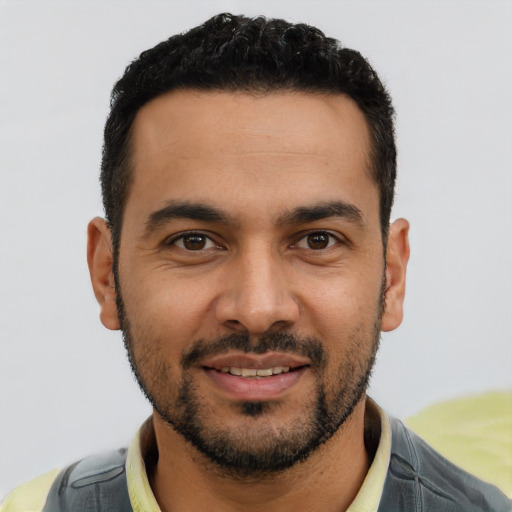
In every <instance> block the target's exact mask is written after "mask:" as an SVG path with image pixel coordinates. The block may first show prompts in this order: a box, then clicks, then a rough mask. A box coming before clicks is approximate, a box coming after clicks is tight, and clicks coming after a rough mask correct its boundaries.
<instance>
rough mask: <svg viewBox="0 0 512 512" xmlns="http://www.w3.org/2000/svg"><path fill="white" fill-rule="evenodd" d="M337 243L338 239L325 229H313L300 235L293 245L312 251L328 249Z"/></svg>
mask: <svg viewBox="0 0 512 512" xmlns="http://www.w3.org/2000/svg"><path fill="white" fill-rule="evenodd" d="M337 243H339V240H338V239H337V238H336V237H335V236H334V235H331V234H330V233H328V232H326V231H313V232H312V233H308V234H307V235H306V236H304V237H302V238H301V239H300V240H299V241H298V242H297V243H296V244H295V247H298V248H299V249H312V250H314V251H321V250H323V249H328V248H329V247H332V246H333V245H336V244H337Z"/></svg>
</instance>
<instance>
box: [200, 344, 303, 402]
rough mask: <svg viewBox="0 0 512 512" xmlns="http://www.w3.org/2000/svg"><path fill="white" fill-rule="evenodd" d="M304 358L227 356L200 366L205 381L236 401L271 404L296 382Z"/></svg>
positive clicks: (280, 354) (301, 369) (234, 354)
mask: <svg viewBox="0 0 512 512" xmlns="http://www.w3.org/2000/svg"><path fill="white" fill-rule="evenodd" d="M309 365H310V361H309V360H308V359H307V358H304V357H299V356H295V355H292V354H285V353H272V352H271V353H266V354H262V355H255V354H247V353H231V354H227V355H220V356H217V357H214V358H209V359H208V360H207V361H204V362H203V364H202V365H201V368H202V370H203V371H204V372H205V374H206V376H207V377H208V378H209V380H210V381H211V382H212V383H213V384H214V385H215V386H216V387H217V388H218V389H219V390H221V391H223V392H224V393H226V394H228V395H229V396H230V397H231V398H234V399H237V400H245V401H247V400H249V401H250V400H258V401H263V400H271V399H276V398H278V397H280V396H281V395H282V394H283V393H285V392H286V391H288V390H289V389H290V388H292V387H293V386H294V385H295V384H297V383H298V382H299V380H300V379H301V378H302V376H303V375H304V374H305V373H306V372H307V370H308V368H309Z"/></svg>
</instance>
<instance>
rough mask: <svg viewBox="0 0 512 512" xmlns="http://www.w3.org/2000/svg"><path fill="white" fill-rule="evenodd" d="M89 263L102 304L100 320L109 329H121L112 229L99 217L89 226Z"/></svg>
mask: <svg viewBox="0 0 512 512" xmlns="http://www.w3.org/2000/svg"><path fill="white" fill-rule="evenodd" d="M87 263H88V265H89V273H90V275H91V283H92V287H93V290H94V295H95V296H96V300H97V301H98V304H99V305H100V320H101V322H102V324H103V325H104V326H105V327H106V328H107V329H112V330H116V329H119V328H120V323H119V317H118V315H117V306H116V289H115V283H114V274H113V270H112V265H113V256H112V241H111V236H110V229H109V227H108V226H107V224H106V222H105V220H104V219H101V218H99V217H96V218H94V219H93V220H91V222H89V226H88V228H87Z"/></svg>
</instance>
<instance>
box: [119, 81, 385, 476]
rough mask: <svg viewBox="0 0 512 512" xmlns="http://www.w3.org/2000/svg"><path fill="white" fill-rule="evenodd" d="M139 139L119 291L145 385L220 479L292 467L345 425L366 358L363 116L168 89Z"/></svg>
mask: <svg viewBox="0 0 512 512" xmlns="http://www.w3.org/2000/svg"><path fill="white" fill-rule="evenodd" d="M133 128H134V129H133V138H132V143H133V146H132V149H133V152H132V164H133V169H134V180H133V184H132V185H131V189H130V194H129V196H128V200H127V203H126V208H125V212H124V224H123V229H122V234H121V245H120V251H119V261H118V283H117V284H118V306H119V307H120V308H121V309H122V311H121V317H122V318H121V322H122V327H123V330H124V334H125V340H126V344H127V347H128V350H129V353H130V358H131V362H132V365H133V367H134V370H135V372H136V375H137V377H138V379H139V382H140V384H141V386H142V388H143V389H144V391H145V393H146V394H147V395H148V397H149V398H150V400H151V402H152V404H153V406H154V408H155V410H156V411H157V413H158V414H159V415H160V417H161V418H163V419H164V420H165V421H167V422H168V423H170V424H171V425H172V426H173V427H174V428H175V430H177V431H178V432H179V433H180V434H182V435H183V436H184V437H185V438H186V439H187V440H188V441H191V442H192V443H193V444H194V445H195V446H196V447H197V448H198V449H200V450H201V451H202V452H203V453H204V454H206V455H207V456H208V457H209V458H211V459H212V460H214V461H215V462H217V463H218V464H220V465H221V466H224V467H226V468H231V469H236V470H238V471H242V469H243V470H245V472H246V473H247V474H250V473H253V474H254V473H257V472H264V471H271V470H278V469H283V468H285V467H288V466H290V465H292V464H293V463H295V462H296V461H297V460H301V459H303V458H305V457H307V456H308V455H309V454H310V453H311V452H312V451H313V450H314V448H316V447H317V446H318V445H320V444H321V443H322V442H324V441H325V440H326V439H328V438H329V437H330V436H332V435H333V434H334V433H335V432H336V431H337V429H338V428H339V427H340V424H342V423H343V422H344V420H345V419H346V418H347V417H348V416H349V415H350V413H351V412H352V411H353V409H354V407H355V406H356V404H357V403H358V402H359V401H360V399H361V398H362V396H364V391H365V388H366V384H367V380H368V377H369V373H370V370H371V366H372V364H373V359H374V355H375V352H376V350H377V345H378V337H379V332H380V322H381V312H382V306H383V304H382V293H383V282H384V263H383V244H382V239H381V230H380V223H379V197H378V190H377V187H376V185H375V184H374V182H373V181H372V180H371V178H370V174H369V160H370V159H369V149H370V142H369V140H370V139H369V131H368V128H367V125H366V122H365V119H364V116H363V114H362V113H361V111H360V110H359V109H358V108H357V106H356V105H355V103H354V102H353V101H351V100H350V99H348V98H347V97H345V96H342V95H336V96H320V95H313V94H305V93H302V94H297V93H295V94H294V93H290V92H280V93H273V94H269V95H266V96H257V95H249V94H244V93H228V92H195V91H179V92H173V93H170V94H167V95H165V96H162V97H160V98H157V99H156V100H153V101H151V102H150V103H149V104H147V105H145V106H144V107H143V108H142V109H141V111H140V112H139V113H138V115H137V118H136V120H135V123H134V127H133ZM240 374H241V375H240ZM255 374H256V375H255Z"/></svg>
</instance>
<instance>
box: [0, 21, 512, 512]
mask: <svg viewBox="0 0 512 512" xmlns="http://www.w3.org/2000/svg"><path fill="white" fill-rule="evenodd" d="M395 160H396V151H395V143H394V134H393V108H392V106H391V102H390V99H389V96H388V94H387V92H386V90H385V89H384V87H383V86H382V84H381V82H380V81H379V79H378V77H377V76H376V74H375V72H374V71H373V70H372V68H371V67H370V65H369V64H368V63H367V62H366V61H365V60H364V58H363V57H361V55H360V54H358V53H357V52H355V51H353V50H349V49H344V48H341V47H340V46H339V44H338V43H337V41H335V40H333V39H329V38H326V37H325V36H324V35H323V34H322V33H321V32H320V31H319V30H317V29H315V28H312V27H308V26H305V25H291V24H289V23H287V22H285V21H282V20H266V19H264V18H258V19H248V18H244V17H241V16H240V17H235V16H231V15H227V14H224V15H219V16H216V17H214V18H212V19H211V20H209V21H207V22H206V23H205V24H204V25H202V26H200V27H197V28H195V29H192V30H191V31H189V32H187V33H186V34H182V35H178V36H174V37H172V38H171V39H169V40H168V41H166V42H163V43H161V44H160V45H158V46H156V47H155V48H153V49H151V50H148V51H147V52H144V53H143V54H142V55H141V56H140V58H139V59H138V60H137V61H135V62H134V63H132V64H131V65H130V66H129V67H128V68H127V70H126V72H125V75H124V76H123V78H121V80H120V81H119V82H118V83H117V84H116V86H115V88H114V92H113V102H112V110H111V113H110V116H109V118H108V120H107V125H106V128H105V146H104V154H103V165H102V175H101V181H102V192H103V200H104V206H105V212H106V220H104V219H99V218H97V219H94V220H92V221H91V223H90V225H89V232H88V234H89V248H88V262H89V268H90V272H91V279H92V284H93V288H94V292H95V295H96V298H97V300H98V302H99V304H100V307H101V314H100V316H101V321H102V322H103V324H104V325H105V326H106V327H107V328H109V329H121V330H122V332H123V336H124V341H125V345H126V348H127V351H128V356H129V359H130V362H131V365H132V368H133V371H134V373H135V375H136V377H137V379H138V382H139V384H140V386H141V388H142V390H143V391H144V393H145V394H146V396H147V398H148V399H149V401H150V402H151V404H152V406H153V409H154V413H153V415H152V417H151V418H150V419H149V420H148V421H147V422H146V423H145V424H144V425H143V426H142V427H141V429H140V431H139V432H138V433H137V435H136V436H135V438H134V441H133V442H132V444H131V446H130V448H129V449H128V450H118V451H116V452H111V453H107V454H103V455H100V456H94V457H90V458H87V459H84V460H83V461H79V462H77V463H75V464H73V465H71V466H69V467H68V468H66V469H64V470H63V471H56V472H52V473H50V474H48V475H45V476H43V477H42V478H41V479H38V480H36V481H35V482H32V483H29V484H26V486H25V487H21V488H19V489H18V490H16V491H14V493H13V494H12V495H11V496H9V497H8V498H7V499H6V501H5V502H4V508H3V510H4V512H7V511H12V510H27V511H28V510H44V511H51V512H58V511H67V510H73V511H100V510H101V511H119V512H121V511H126V510H133V511H149V510H157V511H158V510H162V511H169V510H183V511H195V510H205V509H208V510H222V511H231V510H242V509H243V510H245V509H251V510H259V509H265V510H280V511H281V510H282V511H286V510H322V511H330V510H332V511H342V510H351V511H355V510H365V511H366V510H368V511H370V510H373V511H375V510H379V511H409V510H422V511H430V510H443V511H455V510H464V511H473V510H475V511H476V510H510V509H511V508H512V503H511V502H510V501H509V500H507V499H506V498H505V496H504V495H502V494H501V493H500V492H499V491H498V490H497V489H496V488H494V487H492V486H490V485H489V484H486V483H484V482H482V481H479V480H477V479H476V478H474V477H472V476H471V475H469V474H467V473H465V472H463V471H462V470H461V469H459V468H457V467H456V466H454V465H452V464H451V463H449V462H448V461H447V460H445V459H443V458H442V457H441V456H440V455H439V454H437V453H435V452H434V451H433V450H432V449H431V448H429V447H428V446H427V445H426V444H425V443H424V442H423V441H422V440H420V439H419V438H418V437H416V436H415V435H414V434H413V433H412V432H409V431H408V430H406V429H405V427H404V426H403V425H402V424H401V423H400V422H398V421H397V420H394V419H392V418H388V417H387V416H386V414H385V413H384V412H383V411H382V410H381V409H380V408H379V407H378V406H377V405H376V404H375V403H374V402H372V401H371V400H370V399H369V398H367V397H366V388H367V384H368V380H369V377H370V374H371V370H372V367H373V363H374V360H375V354H376V352H377V348H378V343H379V336H380V332H381V331H389V330H393V329H395V328H396V327H397V326H398V325H399V324H400V322H401V320H402V303H403V298H404V291H405V273H406V266H407V261H408V256H409V244H408V223H407V221H405V220H403V219H399V220H397V221H395V222H394V223H393V224H391V225H390V224H389V219H390V212H391V206H392V203H393V190H394V182H395V167H396V162H395Z"/></svg>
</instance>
